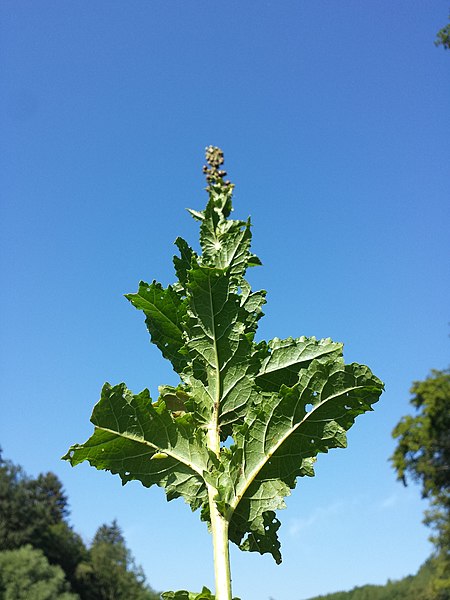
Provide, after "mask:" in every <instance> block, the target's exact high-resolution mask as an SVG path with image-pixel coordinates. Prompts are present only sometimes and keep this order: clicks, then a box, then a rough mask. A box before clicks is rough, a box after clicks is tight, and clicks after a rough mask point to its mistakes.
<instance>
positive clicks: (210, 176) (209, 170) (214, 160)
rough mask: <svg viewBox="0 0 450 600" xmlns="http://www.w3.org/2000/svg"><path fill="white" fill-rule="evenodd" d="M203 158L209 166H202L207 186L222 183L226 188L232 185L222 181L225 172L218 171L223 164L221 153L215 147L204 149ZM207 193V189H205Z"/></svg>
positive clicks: (229, 182)
mask: <svg viewBox="0 0 450 600" xmlns="http://www.w3.org/2000/svg"><path fill="white" fill-rule="evenodd" d="M205 157H206V162H207V163H208V165H209V166H207V165H204V167H203V173H204V174H205V175H206V181H207V183H208V184H211V183H212V184H217V183H222V184H224V185H225V186H226V187H230V186H232V185H233V184H232V183H231V181H228V180H227V181H223V178H224V177H226V174H227V172H226V171H224V170H222V169H219V167H220V166H221V165H223V163H224V160H225V159H224V156H223V151H222V150H221V149H220V148H217V146H207V147H206V148H205ZM206 189H207V191H209V187H208V188H206Z"/></svg>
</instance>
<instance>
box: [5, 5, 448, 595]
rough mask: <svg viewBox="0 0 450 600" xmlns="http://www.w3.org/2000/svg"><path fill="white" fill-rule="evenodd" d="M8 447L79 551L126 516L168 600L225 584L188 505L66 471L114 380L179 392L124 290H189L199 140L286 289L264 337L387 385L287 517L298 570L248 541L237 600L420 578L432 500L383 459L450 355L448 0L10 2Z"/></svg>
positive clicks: (287, 540) (289, 549) (278, 284)
mask: <svg viewBox="0 0 450 600" xmlns="http://www.w3.org/2000/svg"><path fill="white" fill-rule="evenodd" d="M0 12H1V15H0V17H1V19H0V20H1V25H0V27H1V32H0V33H1V36H0V37H1V42H0V43H1V72H2V74H1V79H2V86H1V88H2V89H1V92H0V93H1V129H2V132H3V134H2V137H1V141H0V144H1V169H2V172H1V194H2V207H1V219H0V228H1V231H0V235H1V240H2V241H1V280H2V288H1V292H0V304H1V305H0V314H1V336H2V345H1V348H0V353H1V370H2V373H1V377H2V384H3V385H2V387H3V393H2V409H1V420H0V444H1V446H2V447H3V451H4V455H5V456H6V457H8V458H11V459H12V460H14V461H15V462H17V463H20V464H22V465H23V466H24V468H25V469H26V470H27V471H28V472H29V473H30V474H33V475H36V474H37V473H38V472H40V471H47V470H51V471H53V472H55V473H56V474H57V475H58V476H59V477H60V478H61V480H62V481H63V483H64V486H65V489H66V491H67V493H68V495H69V498H70V503H71V510H72V515H71V519H72V523H73V525H74V527H75V529H76V530H77V531H78V532H80V533H82V535H83V536H84V538H85V539H86V541H89V539H90V538H92V536H93V535H94V533H95V530H96V528H97V527H98V526H99V525H100V524H101V523H103V522H108V521H111V520H112V519H113V518H117V519H118V521H119V524H120V525H121V526H122V528H123V529H124V532H125V535H126V538H127V541H128V543H129V545H130V547H131V549H132V551H133V553H134V555H135V556H136V559H137V561H138V562H139V563H141V564H142V565H143V566H144V569H145V571H146V573H147V576H148V579H149V581H150V583H151V584H152V585H153V586H154V587H155V588H156V589H162V590H164V589H179V588H184V589H192V590H196V589H200V588H201V586H202V585H208V586H209V587H213V575H212V552H211V547H210V540H209V537H208V533H207V532H206V529H205V527H204V524H202V523H200V521H199V518H198V515H197V514H192V513H190V510H189V508H188V507H187V506H186V505H184V504H183V502H182V501H181V500H178V501H174V502H171V503H167V502H166V501H165V497H164V494H163V492H162V490H160V489H151V490H146V489H144V488H142V487H141V486H140V485H139V484H138V483H132V484H129V485H127V486H126V487H124V488H122V487H121V485H120V481H119V479H118V478H116V477H113V476H111V475H110V474H108V473H104V472H97V471H95V470H94V469H92V468H90V467H88V466H86V465H82V466H80V467H77V468H76V469H71V467H70V466H69V465H68V464H67V463H65V462H61V461H60V459H59V457H60V456H61V455H62V454H63V453H65V451H66V450H67V448H68V446H69V445H71V444H72V443H75V442H82V441H84V440H85V439H86V438H87V437H88V436H89V435H90V433H91V431H92V426H91V424H90V423H89V416H90V413H91V409H92V406H93V405H94V403H95V402H96V401H97V399H98V397H99V392H100V389H101V386H102V384H103V382H104V381H110V382H111V383H118V382H120V381H125V382H126V383H127V385H128V387H130V388H131V389H132V390H134V391H135V392H137V391H139V390H141V389H142V388H144V387H149V388H150V390H151V392H152V394H153V395H155V393H156V390H157V386H158V385H159V384H161V383H175V382H176V378H175V376H174V374H173V372H172V371H171V369H170V368H169V366H168V365H166V364H165V363H164V361H163V360H162V358H161V357H160V356H159V353H158V351H157V349H156V348H155V347H153V346H151V345H150V344H149V343H148V335H147V332H146V329H145V326H144V324H143V319H142V317H141V315H140V313H138V312H137V311H135V310H134V309H133V308H132V307H131V306H130V305H129V303H128V302H127V301H126V300H125V299H124V298H123V294H124V293H126V292H131V291H135V290H136V288H137V283H138V281H139V279H144V280H152V279H154V278H155V279H157V280H159V281H161V282H163V283H164V284H168V283H171V282H172V281H173V273H172V263H171V258H172V255H173V253H174V250H175V248H174V246H173V245H172V242H173V241H174V239H175V238H176V237H177V236H178V235H182V236H183V237H185V238H186V239H188V240H189V241H191V242H192V243H194V244H195V243H196V240H197V226H196V224H195V222H194V221H193V220H192V219H191V218H190V217H189V215H188V214H187V213H186V212H185V210H184V209H185V208H186V207H192V208H197V209H201V208H202V207H203V206H204V204H205V201H206V194H205V192H204V191H203V188H204V180H203V175H202V172H201V167H202V165H203V162H204V158H203V152H204V147H205V146H206V145H209V144H214V145H219V146H221V147H222V148H223V149H224V151H225V158H226V168H227V170H228V173H229V176H230V178H231V179H232V181H233V182H235V183H236V190H235V197H234V203H235V214H236V215H237V216H238V217H243V218H245V217H247V215H249V214H250V215H251V216H252V221H253V224H254V231H253V234H254V244H253V249H254V251H255V252H256V253H257V254H258V255H259V256H260V257H261V258H262V260H263V263H264V267H263V268H260V269H257V270H253V271H252V273H251V275H250V279H251V282H252V284H253V286H254V288H256V289H257V288H261V287H262V288H265V289H267V290H268V304H267V305H266V310H265V313H266V317H265V318H264V319H263V321H262V322H261V326H260V331H259V336H260V337H261V338H265V339H267V338H271V337H274V336H276V335H277V336H279V337H286V336H289V335H292V336H299V335H308V336H310V335H315V336H317V337H328V336H329V337H332V338H333V339H334V340H336V341H343V342H344V343H345V356H346V359H347V361H348V362H352V361H357V362H361V363H365V364H368V365H369V366H370V367H371V368H372V369H373V371H374V372H375V373H376V374H377V375H378V376H379V377H380V378H381V379H383V380H384V381H385V382H386V393H385V394H384V396H383V397H382V400H381V401H380V403H379V404H378V405H377V406H376V408H375V411H374V412H373V413H371V414H369V415H365V416H362V417H361V418H360V420H359V422H357V424H356V426H355V428H354V430H352V431H351V433H350V435H349V447H348V449H346V450H345V451H343V450H336V451H334V452H331V453H330V454H329V455H327V456H323V457H321V458H320V459H319V461H318V463H317V469H316V472H317V476H316V478H314V479H310V480H307V481H301V482H300V483H299V485H298V487H297V489H296V490H295V491H294V493H293V495H292V496H291V497H290V498H288V501H287V504H288V509H287V510H285V511H283V512H281V513H280V515H279V516H280V519H281V521H282V523H283V525H282V529H281V540H282V551H283V556H284V562H283V564H282V565H281V566H279V567H277V566H276V565H275V564H274V563H273V561H272V559H270V558H268V557H267V556H265V557H260V556H259V555H256V554H248V553H240V552H239V551H238V550H235V549H234V548H233V551H232V575H233V584H234V593H235V594H236V595H239V596H240V597H242V598H243V600H268V599H269V597H272V598H273V599H276V600H287V599H289V600H292V599H293V600H302V599H304V598H307V597H309V596H312V595H315V594H319V593H326V592H331V591H337V590H341V589H349V588H351V587H353V586H355V585H362V584H365V583H384V582H385V581H386V580H387V579H388V578H390V579H396V578H400V577H402V576H404V575H406V574H410V573H413V572H415V571H416V570H417V568H418V567H419V565H420V564H421V563H422V562H423V561H424V560H425V559H426V558H427V556H428V555H429V553H430V549H431V547H430V545H429V543H428V541H427V536H428V533H429V532H428V531H427V529H426V528H425V527H424V526H423V525H422V524H421V518H422V512H423V510H424V509H425V508H426V504H425V503H424V501H422V500H421V499H420V494H419V490H418V488H416V487H414V486H411V487H408V488H406V489H405V488H403V486H402V485H401V484H400V483H398V482H396V480H395V475H394V473H393V471H392V469H391V467H390V465H389V463H388V458H389V456H390V454H391V453H392V450H393V448H394V443H393V441H392V439H391V431H392V429H393V427H394V426H395V424H396V423H397V422H398V420H399V418H400V417H401V416H402V415H404V414H406V413H408V412H410V407H409V404H408V401H409V393H408V390H409V388H410V385H411V382H412V381H413V380H417V379H421V378H424V377H425V376H426V375H427V374H428V372H429V370H430V369H432V368H438V369H439V368H445V367H446V366H447V365H448V363H449V360H448V357H449V337H448V334H449V326H448V323H449V321H450V313H449V306H450V302H449V292H450V286H449V277H448V276H449V237H448V229H449V224H448V223H449V212H450V210H449V202H448V196H449V193H448V190H449V189H450V176H449V173H450V170H449V168H448V165H449V135H448V127H449V121H450V112H449V106H450V101H449V100H450V96H449V91H450V84H449V81H450V78H449V67H450V63H449V60H450V54H449V53H448V52H445V51H444V50H443V49H442V48H435V47H434V45H433V40H434V38H435V34H436V31H437V30H438V29H440V28H441V27H442V26H444V25H445V23H446V21H447V15H448V3H447V2H443V1H442V2H441V1H432V2H429V1H427V2H425V1H417V2H406V1H403V0H398V1H396V2H395V3H394V2H390V1H387V0H381V1H378V2H359V1H356V0H345V1H343V2H331V1H328V2H325V1H323V0H315V1H314V2H313V1H312V0H310V1H305V0H296V1H289V0H281V1H275V0H274V1H263V0H261V1H258V2H257V1H254V0H253V1H248V2H237V1H236V0H231V1H229V2H226V3H219V2H205V1H203V0H198V1H197V0H196V1H194V0H188V1H185V2H181V1H180V0H174V1H172V2H164V1H162V0H161V1H160V0H158V1H156V0H149V1H147V2H144V1H137V0H129V1H127V2H118V1H116V2H106V1H94V2H86V1H85V2H69V1H61V0H58V1H56V0H54V1H48V0H40V1H39V2H34V1H29V2H25V1H23V0H3V2H2V3H1V5H0Z"/></svg>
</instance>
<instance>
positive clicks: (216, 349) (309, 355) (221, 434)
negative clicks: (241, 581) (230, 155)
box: [64, 147, 383, 600]
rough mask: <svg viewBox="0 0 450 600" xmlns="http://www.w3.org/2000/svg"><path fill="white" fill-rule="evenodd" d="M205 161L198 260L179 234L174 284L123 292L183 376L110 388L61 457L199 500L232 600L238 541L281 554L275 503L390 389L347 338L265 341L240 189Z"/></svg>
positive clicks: (219, 588)
mask: <svg viewBox="0 0 450 600" xmlns="http://www.w3.org/2000/svg"><path fill="white" fill-rule="evenodd" d="M207 161H208V164H209V166H207V167H204V171H205V173H206V178H207V182H208V184H209V185H208V188H207V191H208V195H209V200H208V203H207V205H206V208H205V210H204V211H190V212H191V214H192V216H193V217H194V218H195V219H196V220H197V221H199V222H200V247H201V250H202V253H201V255H198V254H197V253H196V252H195V251H194V250H193V249H192V248H191V247H190V246H189V245H188V243H187V242H186V241H185V240H183V239H181V238H178V239H177V240H176V242H175V243H176V245H177V247H178V250H179V256H175V257H174V266H175V272H176V275H177V277H178V280H177V281H176V283H175V284H173V285H169V286H168V287H167V288H164V287H163V286H162V285H161V284H160V283H157V282H153V283H151V284H148V283H145V282H141V283H140V284H139V289H138V291H137V293H135V294H128V295H127V296H126V297H127V298H128V300H129V301H130V302H131V303H132V304H133V305H134V306H135V307H136V308H138V309H139V310H142V311H143V312H144V314H145V317H146V324H147V328H148V330H149V333H150V336H151V341H152V342H153V343H154V344H155V345H156V346H157V347H158V348H159V350H160V351H161V353H162V355H163V356H164V357H165V358H167V359H168V360H169V361H170V362H171V363H172V366H173V368H174V370H175V371H176V372H177V373H178V374H179V376H180V383H179V385H178V386H177V387H171V386H165V385H163V386H161V387H160V388H159V394H160V395H159V398H158V399H157V400H156V401H152V399H151V398H150V394H149V392H148V390H144V391H142V392H141V393H139V394H133V393H132V392H131V391H129V390H128V389H127V387H126V386H125V384H123V383H121V384H118V385H114V386H111V385H110V384H108V383H107V384H105V386H104V387H103V390H102V393H101V398H100V401H99V403H98V404H97V405H96V406H95V408H94V411H93V414H92V419H91V420H92V423H93V424H94V426H95V430H94V434H93V435H92V437H91V438H90V439H89V440H88V441H87V442H86V443H84V444H81V445H75V446H72V448H71V449H70V450H69V452H68V453H67V454H66V456H65V457H64V458H65V459H67V460H70V462H71V464H72V465H76V464H79V463H80V462H82V461H85V460H87V461H89V463H90V464H91V465H93V466H94V467H96V468H97V469H105V470H109V471H111V472H112V473H116V474H119V476H120V477H121V479H122V482H123V483H124V484H125V483H127V482H128V481H130V480H139V481H141V483H142V484H143V485H144V486H147V487H150V486H152V485H155V484H156V485H158V486H160V487H162V488H164V489H165V491H166V494H167V498H168V500H172V499H173V498H177V497H183V498H184V500H185V501H186V502H187V503H188V504H189V505H190V507H191V508H192V510H196V509H198V508H200V509H201V517H202V519H203V520H205V521H207V522H208V523H209V524H210V525H211V529H212V534H213V543H214V545H215V548H216V550H218V551H217V552H216V596H217V600H222V598H226V600H231V590H230V589H229V586H228V584H227V583H226V581H227V579H228V580H229V565H228V538H229V539H230V540H231V541H232V542H234V543H235V544H237V545H238V546H239V547H240V548H241V549H242V550H249V551H257V552H259V553H261V554H263V553H269V554H271V555H272V556H273V558H274V559H275V560H276V562H277V563H279V562H281V553H280V543H279V540H278V536H277V531H278V529H279V526H280V522H279V521H278V519H277V518H276V513H275V511H276V510H278V509H280V508H284V507H285V503H284V498H285V497H286V496H288V495H289V494H290V490H291V489H293V488H294V487H295V486H296V483H297V480H298V478H299V477H304V476H308V477H310V476H312V475H314V470H313V463H314V461H315V460H316V456H317V455H318V454H319V453H324V452H328V450H329V449H331V448H337V447H341V448H342V447H345V446H346V431H347V430H348V429H349V428H350V427H351V426H352V425H353V423H354V421H355V418H356V417H357V416H358V415H360V414H362V413H364V412H366V411H369V410H371V406H372V404H373V403H374V402H376V401H377V400H378V398H379V396H380V394H381V392H382V389H383V386H382V383H381V381H380V380H379V379H377V378H376V377H375V376H374V375H373V374H372V373H371V371H370V370H369V369H368V368H367V367H365V366H361V365H358V364H351V365H345V364H344V361H343V358H342V344H339V343H334V342H332V341H331V340H330V339H324V340H316V339H315V338H314V337H311V338H306V337H299V338H295V339H293V338H287V339H284V340H280V339H278V338H275V339H273V340H271V341H269V342H264V341H260V342H257V341H256V340H255V333H256V329H257V325H258V321H259V319H260V318H261V317H262V315H263V312H262V307H263V305H264V303H265V295H266V292H265V291H256V292H252V291H251V288H250V285H249V283H248V282H247V281H246V279H245V274H246V270H247V268H248V267H252V266H255V265H259V264H261V263H260V261H259V259H258V258H257V257H256V256H255V255H254V254H252V253H251V251H250V242H251V231H250V220H249V219H248V220H246V221H242V220H233V219H230V218H229V217H230V214H231V210H232V202H231V198H232V191H233V184H231V183H230V182H229V181H225V180H224V179H223V177H224V176H225V172H224V171H222V170H220V169H219V167H220V166H221V164H222V163H223V154H222V152H221V151H220V150H219V149H218V148H213V147H209V148H208V149H207ZM224 538H225V539H224ZM219 555H220V556H221V557H222V561H223V564H222V565H221V567H219V569H217V556H219ZM224 570H225V572H226V571H227V570H228V572H226V573H225V576H223V572H224ZM218 572H219V575H218ZM220 573H222V575H220ZM222 576H223V577H222ZM218 577H219V579H220V577H222V580H221V581H222V583H220V582H219V583H218V581H219V579H218ZM225 587H227V589H226V590H225ZM180 593H181V592H180ZM182 593H183V594H185V596H176V595H175V596H172V597H174V598H175V597H180V598H181V597H186V593H187V592H182ZM205 593H206V592H205ZM172 594H173V593H172ZM166 597H171V596H166ZM187 597H190V596H187ZM193 597H196V596H195V595H194V596H193Z"/></svg>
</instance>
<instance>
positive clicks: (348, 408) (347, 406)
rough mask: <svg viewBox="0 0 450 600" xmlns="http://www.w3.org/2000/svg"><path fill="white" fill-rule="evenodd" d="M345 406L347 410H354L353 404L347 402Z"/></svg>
mask: <svg viewBox="0 0 450 600" xmlns="http://www.w3.org/2000/svg"><path fill="white" fill-rule="evenodd" d="M344 408H345V410H352V407H351V406H349V405H348V404H346V405H345V406H344Z"/></svg>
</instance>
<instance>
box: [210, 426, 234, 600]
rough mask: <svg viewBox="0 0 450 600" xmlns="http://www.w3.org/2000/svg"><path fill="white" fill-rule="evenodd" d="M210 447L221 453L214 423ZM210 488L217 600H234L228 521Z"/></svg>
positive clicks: (217, 453) (213, 491)
mask: <svg viewBox="0 0 450 600" xmlns="http://www.w3.org/2000/svg"><path fill="white" fill-rule="evenodd" d="M207 444H208V447H209V448H210V449H211V450H212V451H213V452H214V453H215V454H216V455H219V452H220V437H219V433H218V428H217V425H216V424H215V423H214V422H213V423H212V426H210V428H209V430H208V435H207ZM207 486H208V500H209V512H210V518H211V534H212V539H213V549H214V576H215V582H216V600H232V598H231V571H230V552H229V547H228V546H229V545H228V521H227V519H226V518H225V517H224V516H223V515H221V514H220V512H219V510H218V508H217V504H216V500H215V498H216V496H217V490H216V488H215V487H214V486H213V485H210V484H207Z"/></svg>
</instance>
